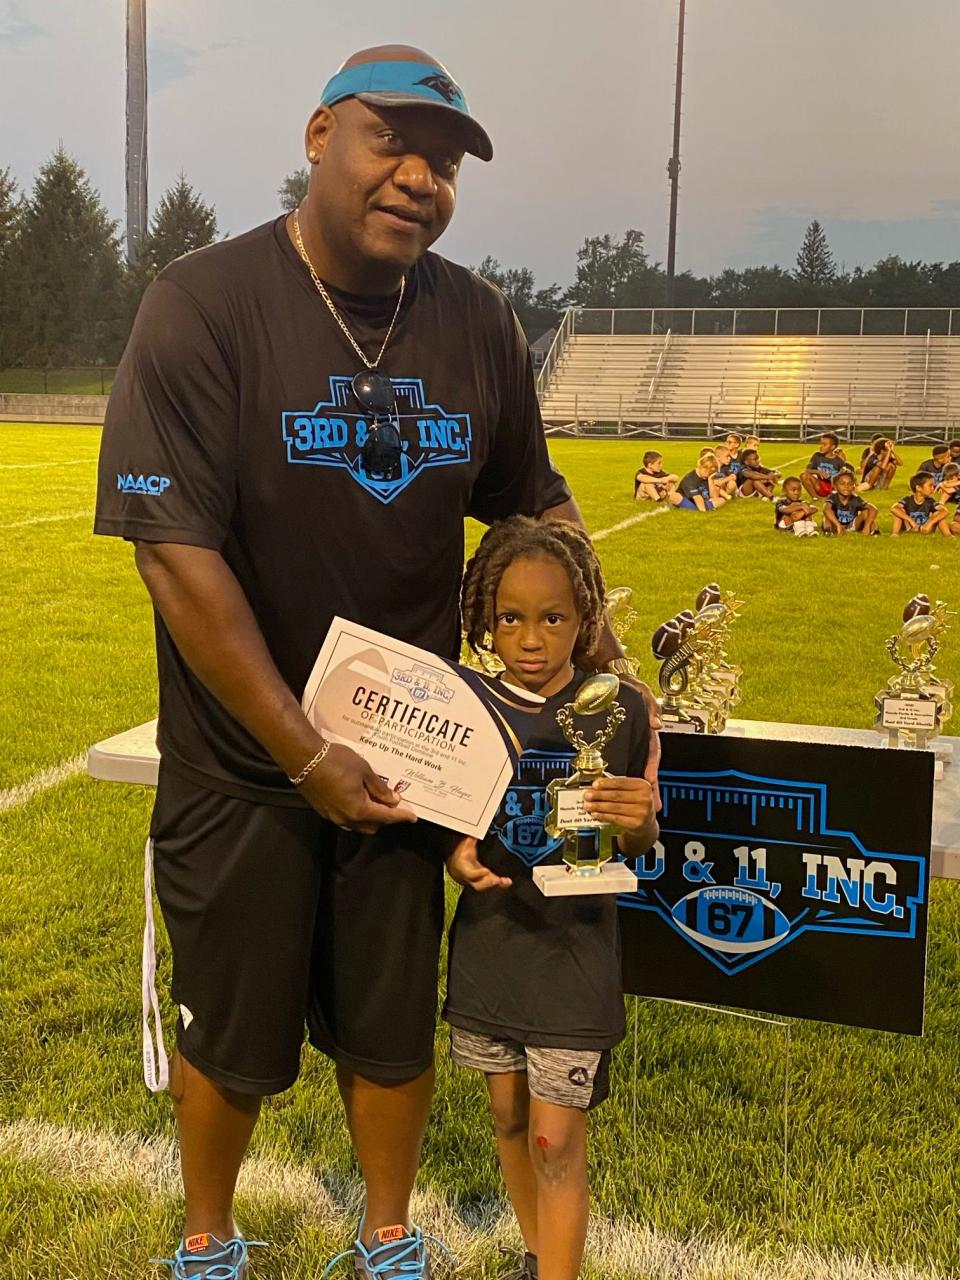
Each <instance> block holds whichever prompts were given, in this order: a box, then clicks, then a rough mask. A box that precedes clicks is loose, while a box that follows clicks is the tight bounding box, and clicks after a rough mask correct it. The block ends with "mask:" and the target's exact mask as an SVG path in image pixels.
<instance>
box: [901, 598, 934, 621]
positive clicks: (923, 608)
mask: <svg viewBox="0 0 960 1280" xmlns="http://www.w3.org/2000/svg"><path fill="white" fill-rule="evenodd" d="M931 608H932V606H931V604H930V597H929V596H914V597H913V599H912V600H908V601H907V603H906V604H905V605H904V607H903V620H904V622H909V621H910V619H911V618H918V617H922V616H926V614H928V613H929V612H930V610H931Z"/></svg>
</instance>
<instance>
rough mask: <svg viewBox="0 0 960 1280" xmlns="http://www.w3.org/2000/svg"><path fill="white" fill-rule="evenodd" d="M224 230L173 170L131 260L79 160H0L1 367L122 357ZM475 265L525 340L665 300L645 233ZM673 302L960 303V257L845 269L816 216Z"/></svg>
mask: <svg viewBox="0 0 960 1280" xmlns="http://www.w3.org/2000/svg"><path fill="white" fill-rule="evenodd" d="M307 177H308V174H307V170H306V169H297V170H295V171H294V172H293V173H291V174H288V175H287V177H286V178H284V180H283V182H282V183H281V185H280V188H279V190H278V192H277V197H278V201H279V205H280V208H281V209H292V208H295V207H296V205H297V204H298V203H299V201H300V200H301V199H302V198H303V196H304V195H305V194H306V187H307ZM219 235H220V230H219V228H218V225H217V216H216V211H215V210H214V208H213V206H212V205H210V204H208V203H206V202H205V201H204V200H203V198H202V197H201V195H200V194H199V193H198V192H197V191H196V190H195V189H194V188H193V187H192V186H191V184H190V183H189V182H188V181H187V179H186V177H185V176H184V175H183V174H182V173H181V174H180V176H179V178H178V179H177V181H176V183H175V184H174V185H173V186H172V187H170V188H169V190H167V191H166V192H164V194H163V197H162V198H161V200H160V202H159V203H158V205H157V206H156V208H155V210H154V211H153V214H152V217H151V219H150V225H149V229H148V231H147V234H146V235H145V237H144V241H143V243H142V245H141V248H140V255H139V260H138V262H137V263H136V265H135V266H132V267H131V266H128V265H127V263H126V261H125V259H124V255H123V251H122V242H121V237H120V233H119V226H118V223H117V222H116V221H114V220H113V219H111V218H110V217H109V215H108V213H107V211H106V208H105V206H104V204H103V201H102V199H101V196H100V194H99V192H98V191H96V189H95V188H94V187H93V186H92V185H91V183H90V180H89V178H88V177H87V175H86V173H85V172H84V170H83V169H82V168H81V166H80V165H79V164H78V163H77V161H76V160H75V159H74V158H73V157H72V156H70V155H68V154H67V153H66V152H65V151H64V149H63V147H59V148H58V149H57V150H56V151H55V152H54V153H53V155H52V156H51V157H50V159H49V160H48V161H47V162H46V163H45V164H44V165H43V166H42V167H41V169H40V171H39V173H38V174H37V177H36V179H35V181H34V183H33V186H32V188H31V190H30V191H29V192H20V191H19V190H18V188H17V184H16V183H15V181H14V180H13V178H12V177H11V174H10V171H9V169H0V369H3V368H9V367H11V366H25V367H34V368H36V367H42V368H66V367H70V366H72V365H85V364H107V365H113V364H115V363H116V362H117V360H118V359H119V357H120V353H121V352H122V350H123V347H124V344H125V342H126V340H127V335H128V334H129V332H130V327H131V325H132V323H133V317H134V315H135V314H136V309H137V305H138V304H139V301H140V297H141V295H142V293H143V290H144V289H145V288H146V286H147V285H148V284H149V282H150V281H151V280H152V279H153V278H154V276H156V275H157V273H158V272H159V271H161V270H162V269H163V267H165V266H166V265H167V263H168V262H172V261H173V259H174V258H178V257H180V256H181V254H184V253H188V252H190V251H191V250H193V249H199V248H201V247H202V246H203V245H206V244H210V243H211V242H212V241H213V240H215V239H217V237H218V236H219ZM474 270H476V271H477V272H479V274H480V275H482V276H484V277H486V278H487V279H489V280H491V281H492V282H493V283H494V284H496V285H498V286H499V287H500V288H501V289H502V290H503V292H504V293H505V294H506V295H507V297H508V298H509V299H510V301H511V303H512V304H513V306H514V308H515V310H516V312H517V314H518V316H519V318H520V322H521V324H522V325H523V326H524V329H525V330H526V332H527V335H528V337H529V338H531V339H534V338H536V337H537V336H539V334H540V333H542V332H543V331H544V330H545V329H548V328H550V327H551V326H552V325H554V324H556V323H557V322H558V321H559V318H560V316H561V315H562V313H563V311H564V309H565V308H566V307H568V306H571V305H578V306H583V307H658V306H663V300H664V290H665V283H666V277H665V273H664V270H663V267H662V266H661V264H660V263H659V262H655V261H653V260H651V258H650V257H649V255H648V254H647V251H646V247H645V243H644V235H643V232H642V231H638V230H632V229H631V230H627V231H626V232H624V234H623V235H622V236H614V235H610V234H609V233H608V234H605V235H598V236H588V237H587V238H586V239H585V240H584V242H583V244H582V245H581V246H580V248H579V249H578V251H577V258H576V267H575V273H574V279H573V281H572V283H571V284H570V285H569V286H567V287H564V286H562V285H560V284H556V283H554V284H550V285H548V286H545V287H544V286H542V285H538V283H537V280H536V277H535V274H534V272H533V271H532V270H531V269H530V268H529V267H507V266H504V265H502V264H501V263H500V262H498V261H497V259H496V258H493V257H490V256H487V257H485V258H484V259H483V260H482V262H480V263H478V264H476V266H475V267H474ZM674 299H675V301H674V305H675V306H676V307H837V306H855V307H860V306H870V307H905V306H909V307H944V306H957V307H960V261H957V262H951V263H941V262H921V261H907V260H905V259H903V258H900V257H897V256H890V257H886V258H883V259H881V260H880V261H879V262H877V263H875V264H874V265H873V266H872V267H869V268H861V267H856V268H854V269H853V270H852V271H847V270H844V269H840V268H838V267H837V266H836V264H835V262H834V259H833V254H832V253H831V250H830V246H829V244H828V242H827V237H826V233H825V232H824V229H823V227H822V226H821V225H820V223H819V222H817V221H814V222H812V223H811V224H810V226H809V227H808V228H807V231H806V234H805V236H804V239H803V243H802V244H801V246H800V249H799V252H798V254H797V259H796V263H795V265H794V267H793V268H792V269H787V268H784V267H780V266H772V267H770V266H758V267H747V268H744V269H742V270H734V269H733V268H728V269H726V270H724V271H721V272H719V273H718V274H716V275H712V276H696V275H694V274H693V273H692V272H689V271H685V272H682V273H681V274H679V275H678V276H677V278H676V283H675V290H674Z"/></svg>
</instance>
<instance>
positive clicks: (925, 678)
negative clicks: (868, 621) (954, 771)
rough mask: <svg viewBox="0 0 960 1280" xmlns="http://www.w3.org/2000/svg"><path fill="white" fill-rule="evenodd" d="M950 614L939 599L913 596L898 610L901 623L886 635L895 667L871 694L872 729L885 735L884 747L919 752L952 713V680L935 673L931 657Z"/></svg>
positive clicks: (951, 615) (935, 652) (937, 647)
mask: <svg viewBox="0 0 960 1280" xmlns="http://www.w3.org/2000/svg"><path fill="white" fill-rule="evenodd" d="M951 617H953V614H952V613H951V612H950V611H949V610H948V609H947V606H946V604H945V603H944V602H943V601H942V600H938V601H937V602H936V604H934V605H931V603H930V599H929V597H928V596H924V595H920V596H914V597H913V599H912V600H910V601H908V603H907V605H906V606H905V608H904V610H903V626H902V627H901V628H900V631H899V632H898V634H897V635H894V636H889V637H888V639H887V642H886V650H887V653H889V655H890V657H891V658H892V659H893V661H894V663H895V664H896V665H897V667H898V668H899V673H898V674H897V675H893V676H891V677H890V679H889V680H888V681H887V686H886V688H885V689H882V690H881V691H880V692H879V693H878V694H877V695H876V697H875V698H874V704H875V706H876V716H875V718H874V722H873V727H874V728H875V729H877V730H878V731H879V732H880V733H885V734H886V735H887V746H889V747H907V748H913V749H918V750H923V749H924V748H926V747H929V746H930V744H931V743H932V742H933V740H934V738H936V737H937V736H938V735H939V734H940V733H941V731H942V730H943V727H944V725H945V724H946V723H947V721H948V720H949V719H950V717H951V715H952V714H953V706H952V703H951V699H952V697H953V683H952V681H950V680H944V679H942V678H941V677H939V676H938V675H937V673H936V670H935V669H934V665H933V660H934V658H935V657H936V656H937V654H938V653H939V651H940V637H941V636H942V635H943V633H944V631H946V629H947V626H948V622H947V620H948V618H951Z"/></svg>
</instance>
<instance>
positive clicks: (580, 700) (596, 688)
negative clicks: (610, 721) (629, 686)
mask: <svg viewBox="0 0 960 1280" xmlns="http://www.w3.org/2000/svg"><path fill="white" fill-rule="evenodd" d="M619 692H620V681H619V679H618V678H617V677H616V676H615V675H614V674H613V672H612V671H598V672H597V674H596V675H593V676H588V677H587V679H586V680H584V682H583V684H582V685H581V686H580V688H579V689H578V690H577V692H576V693H575V694H574V696H573V702H572V706H573V710H574V712H575V713H576V714H577V715H578V716H595V715H598V714H599V713H600V712H601V711H609V710H610V708H611V707H612V706H613V703H614V702H615V700H616V697H617V694H618V693H619Z"/></svg>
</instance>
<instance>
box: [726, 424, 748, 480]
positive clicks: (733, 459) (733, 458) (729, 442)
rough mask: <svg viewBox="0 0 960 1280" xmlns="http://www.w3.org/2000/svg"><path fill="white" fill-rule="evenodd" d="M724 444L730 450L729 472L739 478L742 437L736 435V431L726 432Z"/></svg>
mask: <svg viewBox="0 0 960 1280" xmlns="http://www.w3.org/2000/svg"><path fill="white" fill-rule="evenodd" d="M724 444H725V445H726V446H727V448H728V449H729V450H730V470H731V471H732V472H733V474H734V475H735V476H739V474H740V468H741V467H742V466H743V459H742V458H741V457H740V449H741V447H742V445H743V437H742V436H739V435H737V433H736V431H728V432H727V437H726V440H725V441H724Z"/></svg>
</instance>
